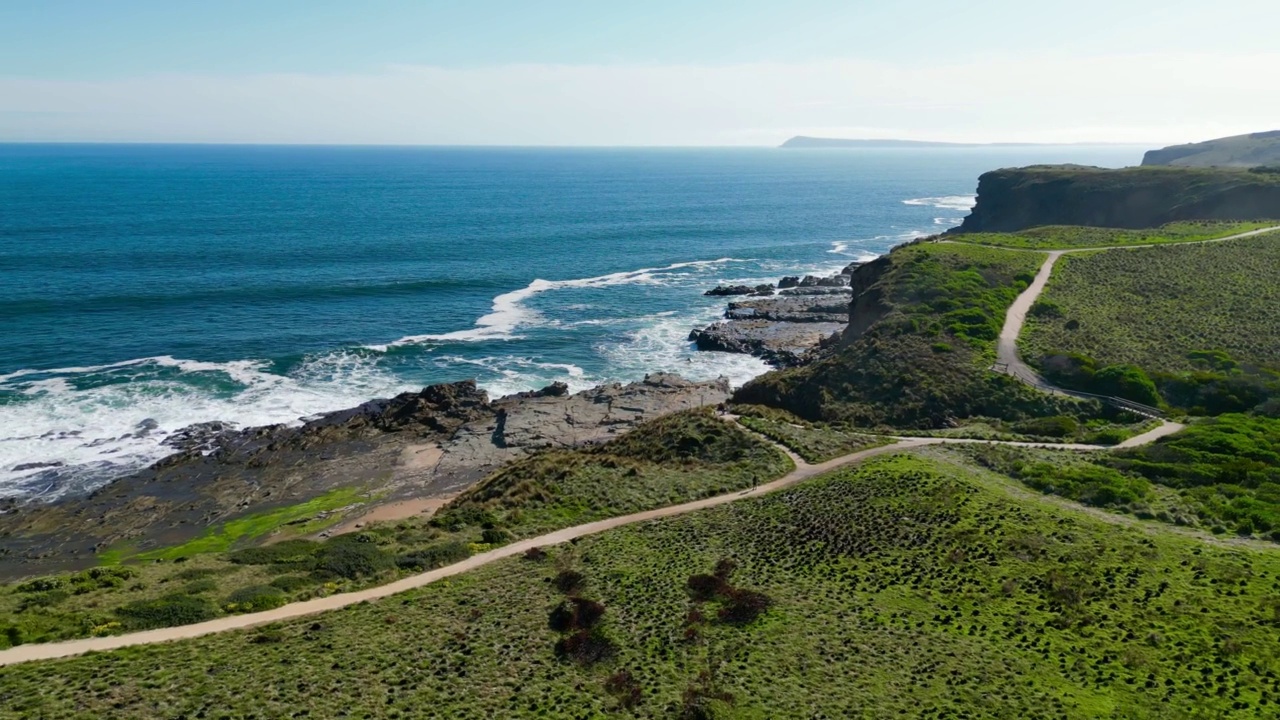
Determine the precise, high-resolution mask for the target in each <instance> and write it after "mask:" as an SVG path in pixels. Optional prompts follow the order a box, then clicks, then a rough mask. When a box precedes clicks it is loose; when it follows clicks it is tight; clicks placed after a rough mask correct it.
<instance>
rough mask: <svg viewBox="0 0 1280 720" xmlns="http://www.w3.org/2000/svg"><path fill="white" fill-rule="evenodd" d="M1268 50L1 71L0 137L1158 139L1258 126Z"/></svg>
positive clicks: (1279, 102)
mask: <svg viewBox="0 0 1280 720" xmlns="http://www.w3.org/2000/svg"><path fill="white" fill-rule="evenodd" d="M1263 67H1280V53H1269V54H1242V55H1235V56H1222V55H1200V54H1194V53H1167V54H1156V55H1152V54H1147V55H1129V56H1106V57H1091V58H1072V57H1065V56H1053V55H1045V56H1020V57H996V56H992V57H988V58H982V59H978V60H969V61H966V62H964V63H957V64H954V65H930V64H923V63H916V64H906V63H899V64H893V63H884V62H874V61H860V60H839V61H827V62H813V63H753V64H740V65H723V66H699V65H635V64H632V65H503V66H494V67H476V68H439V67H421V66H395V67H390V68H387V69H386V70H384V71H382V72H379V73H371V74H332V75H315V74H261V75H246V76H202V75H171V74H168V75H166V74H159V75H148V76H142V77H134V78H129V79H124V80H111V81H99V82H76V81H61V80H36V79H28V78H14V77H10V78H0V140H9V141H116V142H259V143H352V144H365V143H368V144H466V145H486V144H492V145H774V144H777V143H779V142H781V141H782V140H785V139H786V138H787V137H789V136H791V135H796V134H825V135H833V136H846V137H901V138H907V139H929V140H952V141H965V142H994V141H1011V142H1098V141H1113V142H1126V141H1131V142H1151V143H1155V142H1164V141H1168V142H1173V141H1178V142H1182V141H1186V140H1194V139H1203V138H1206V137H1212V136H1216V135H1223V134H1233V133H1238V132H1248V131H1252V130H1261V129H1271V127H1270V126H1271V125H1275V124H1276V122H1277V121H1276V119H1277V118H1280V95H1277V94H1275V93H1264V92H1259V91H1258V84H1257V83H1258V68H1263Z"/></svg>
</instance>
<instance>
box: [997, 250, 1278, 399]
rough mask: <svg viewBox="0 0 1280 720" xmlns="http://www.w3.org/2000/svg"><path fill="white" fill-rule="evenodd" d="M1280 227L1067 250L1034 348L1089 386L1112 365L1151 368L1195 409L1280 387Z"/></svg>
mask: <svg viewBox="0 0 1280 720" xmlns="http://www.w3.org/2000/svg"><path fill="white" fill-rule="evenodd" d="M1277 268H1280V233H1274V234H1267V235H1260V236H1257V237H1253V238H1245V239H1241V240H1231V241H1228V242H1223V243H1206V244H1202V245H1181V246H1162V247H1155V248H1142V249H1135V250H1111V251H1105V252H1097V253H1082V254H1073V255H1066V256H1063V257H1062V258H1061V259H1060V260H1059V261H1058V264H1057V265H1056V266H1055V268H1054V272H1053V276H1052V278H1051V279H1050V281H1049V284H1048V286H1047V287H1046V289H1045V292H1044V294H1043V295H1042V296H1041V298H1040V300H1039V302H1038V303H1037V304H1036V306H1035V307H1034V308H1032V311H1031V317H1030V318H1029V320H1028V324H1027V326H1026V327H1025V328H1024V330H1023V334H1022V338H1021V348H1022V354H1023V357H1025V358H1026V359H1027V360H1028V361H1029V362H1032V363H1036V364H1039V365H1040V366H1041V369H1042V370H1043V371H1044V372H1045V374H1046V375H1047V376H1049V377H1051V378H1052V379H1054V380H1055V381H1058V382H1062V383H1064V384H1066V385H1068V386H1071V387H1079V388H1080V389H1085V390H1090V389H1094V388H1091V387H1089V385H1090V382H1091V377H1092V376H1094V375H1096V374H1097V373H1098V372H1100V371H1102V370H1103V369H1105V368H1107V367H1108V366H1134V367H1136V368H1139V369H1141V370H1142V371H1143V372H1144V373H1146V374H1147V375H1149V376H1151V377H1152V379H1153V380H1154V387H1155V389H1156V390H1158V391H1159V393H1160V395H1161V396H1162V398H1163V399H1164V400H1165V401H1167V402H1168V403H1170V404H1172V405H1174V406H1177V407H1182V408H1186V409H1189V410H1192V411H1194V412H1196V413H1214V414H1216V413H1219V412H1238V411H1244V410H1251V409H1253V408H1255V407H1257V406H1259V405H1261V404H1263V403H1265V402H1266V401H1267V399H1268V398H1269V397H1276V396H1280V377H1277V376H1276V375H1275V372H1274V371H1276V370H1280V282H1277Z"/></svg>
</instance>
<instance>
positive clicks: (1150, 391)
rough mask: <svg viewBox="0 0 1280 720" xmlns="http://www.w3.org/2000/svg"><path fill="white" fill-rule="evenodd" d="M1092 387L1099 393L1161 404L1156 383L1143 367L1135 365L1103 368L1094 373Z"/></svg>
mask: <svg viewBox="0 0 1280 720" xmlns="http://www.w3.org/2000/svg"><path fill="white" fill-rule="evenodd" d="M1091 388H1092V392H1096V393H1098V394H1099V395H1114V396H1115V397H1121V398H1124V399H1126V400H1132V401H1134V402H1140V403H1144V404H1147V405H1159V404H1160V394H1159V393H1158V392H1156V385H1155V383H1153V382H1151V378H1150V377H1148V376H1147V374H1146V373H1145V372H1143V370H1142V368H1140V367H1135V366H1133V365H1109V366H1107V367H1104V368H1102V369H1101V370H1099V371H1098V372H1096V373H1094V376H1093V382H1092V384H1091Z"/></svg>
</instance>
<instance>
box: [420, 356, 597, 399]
mask: <svg viewBox="0 0 1280 720" xmlns="http://www.w3.org/2000/svg"><path fill="white" fill-rule="evenodd" d="M435 364H436V365H437V366H438V367H440V368H448V367H449V366H452V365H470V366H473V367H478V368H482V369H484V370H485V371H487V373H488V376H487V377H482V378H481V379H479V380H478V381H477V385H478V386H479V387H480V388H482V389H483V390H484V391H485V392H487V393H489V397H490V398H499V397H503V396H506V395H514V394H515V393H518V392H524V391H526V390H535V389H538V388H543V387H546V386H547V385H550V384H551V383H553V382H557V381H558V382H563V383H564V384H566V385H568V386H569V392H579V391H581V390H586V389H587V388H590V387H593V386H595V385H598V384H599V382H598V381H595V380H592V379H591V378H589V377H588V376H587V372H586V371H585V370H583V369H582V368H580V367H578V366H577V365H573V364H571V363H552V362H538V361H537V360H534V359H533V358H522V357H516V356H514V355H508V356H506V357H487V358H464V357H459V356H456V355H446V356H442V357H438V358H436V359H435Z"/></svg>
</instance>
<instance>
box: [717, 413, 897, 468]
mask: <svg viewBox="0 0 1280 720" xmlns="http://www.w3.org/2000/svg"><path fill="white" fill-rule="evenodd" d="M733 412H735V413H736V414H737V415H738V416H739V417H738V422H740V423H742V425H743V426H744V427H747V428H749V429H751V430H754V431H756V432H758V433H760V434H761V435H764V436H765V437H767V438H769V439H770V440H772V441H774V442H776V443H779V444H781V445H783V446H785V447H786V448H787V449H789V450H791V451H792V452H794V453H795V454H797V455H799V456H800V457H801V458H803V459H804V461H805V462H808V463H821V462H826V461H827V460H831V459H832V458H837V457H840V456H842V455H848V454H850V453H855V452H858V451H860V450H869V449H871V448H874V447H880V446H882V445H887V444H889V443H890V442H892V440H891V439H890V438H887V437H885V436H884V435H872V434H869V433H867V432H865V431H863V432H859V431H858V430H856V429H854V428H852V427H850V426H848V425H844V424H840V423H825V422H821V421H818V422H809V421H807V420H804V419H802V418H798V417H796V416H795V415H792V414H791V413H789V412H787V411H785V410H779V409H777V408H771V407H765V406H763V405H735V406H733Z"/></svg>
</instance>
